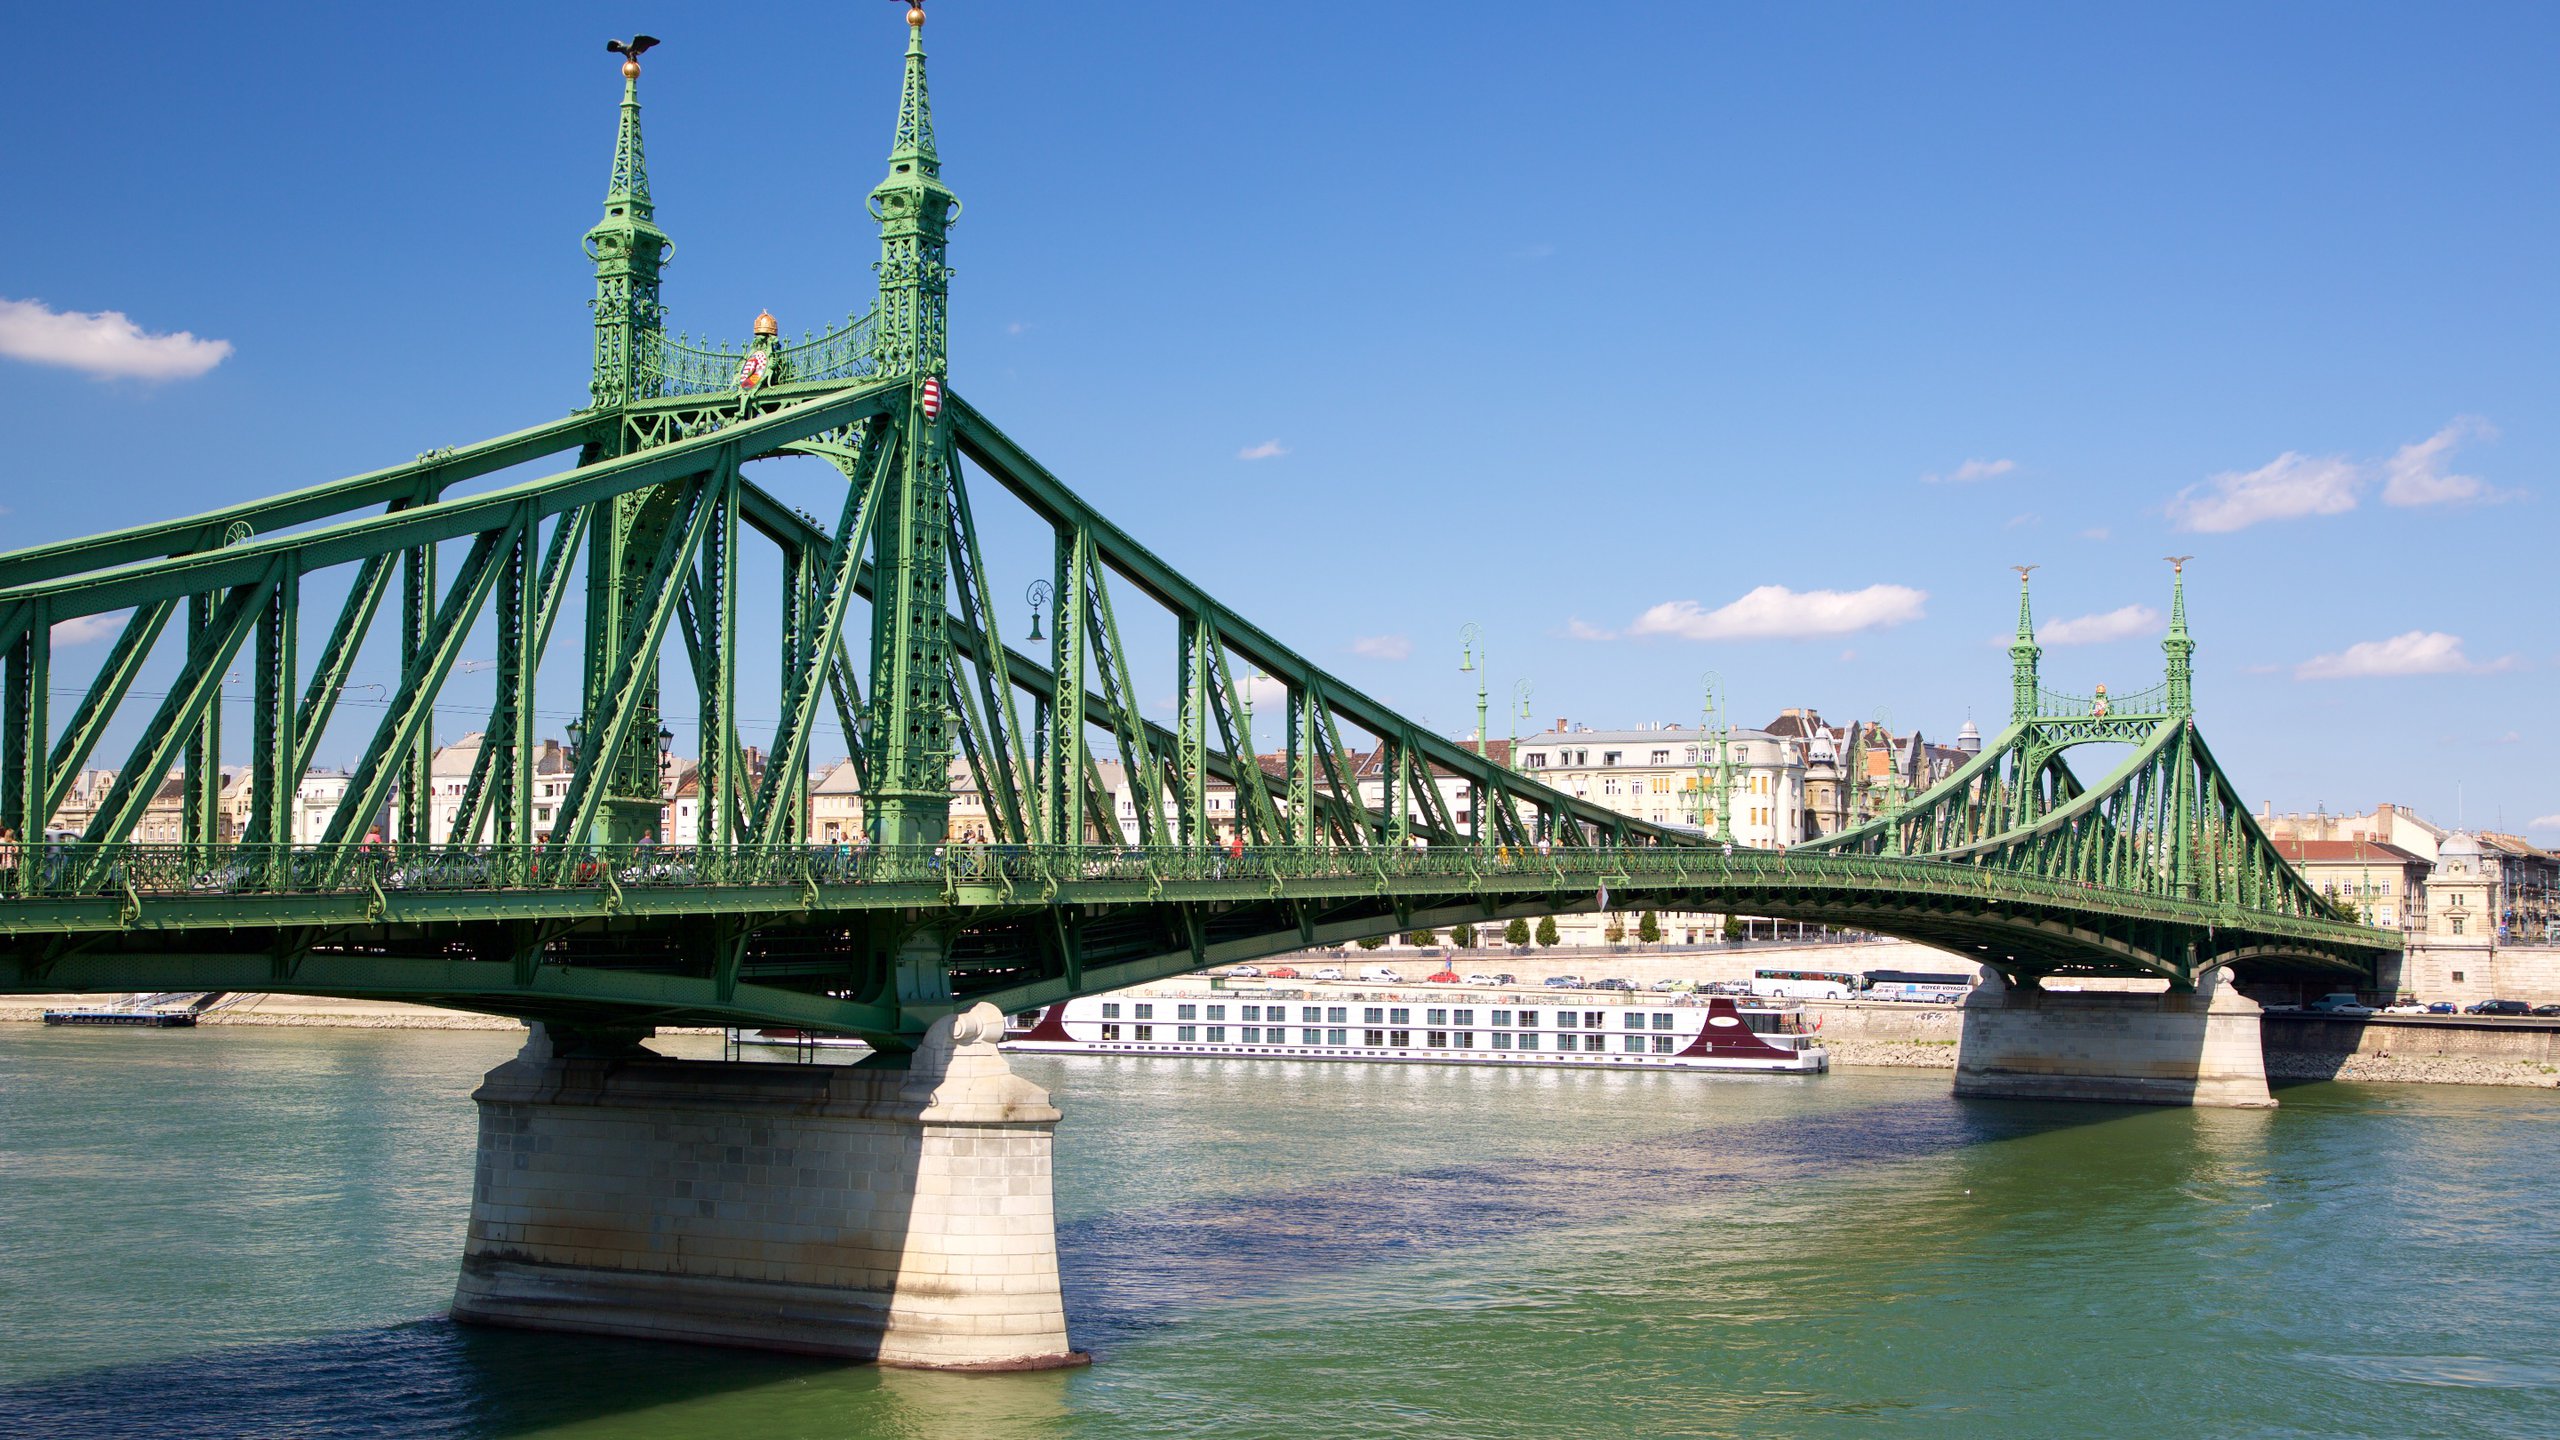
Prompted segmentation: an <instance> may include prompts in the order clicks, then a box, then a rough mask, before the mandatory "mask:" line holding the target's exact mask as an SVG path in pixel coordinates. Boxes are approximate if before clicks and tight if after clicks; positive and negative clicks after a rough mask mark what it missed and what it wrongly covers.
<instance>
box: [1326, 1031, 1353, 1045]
mask: <svg viewBox="0 0 2560 1440" xmlns="http://www.w3.org/2000/svg"><path fill="white" fill-rule="evenodd" d="M1324 1043H1326V1044H1327V1045H1348V1044H1350V1043H1351V1032H1350V1031H1348V1030H1327V1031H1326V1032H1324Z"/></svg>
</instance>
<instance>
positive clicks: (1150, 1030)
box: [1135, 1005, 1156, 1040]
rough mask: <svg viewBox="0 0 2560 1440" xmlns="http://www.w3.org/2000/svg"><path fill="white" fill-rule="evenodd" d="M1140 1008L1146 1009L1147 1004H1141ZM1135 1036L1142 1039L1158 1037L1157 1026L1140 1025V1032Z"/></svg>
mask: <svg viewBox="0 0 2560 1440" xmlns="http://www.w3.org/2000/svg"><path fill="white" fill-rule="evenodd" d="M1138 1008H1139V1009H1141V1010H1143V1009H1145V1008H1146V1007H1145V1006H1143V1005H1141V1006H1139V1007H1138ZM1135 1038H1137V1039H1140V1040H1153V1039H1154V1038H1156V1027H1154V1026H1153V1025H1141V1026H1139V1027H1138V1033H1137V1036H1136V1037H1135Z"/></svg>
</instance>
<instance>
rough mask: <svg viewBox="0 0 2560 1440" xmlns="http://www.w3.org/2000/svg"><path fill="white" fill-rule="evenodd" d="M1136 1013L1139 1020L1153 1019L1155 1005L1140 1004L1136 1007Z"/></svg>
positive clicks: (1154, 1016)
mask: <svg viewBox="0 0 2560 1440" xmlns="http://www.w3.org/2000/svg"><path fill="white" fill-rule="evenodd" d="M1136 1014H1137V1017H1138V1018H1139V1019H1141V1020H1153V1019H1154V1018H1156V1007H1154V1006H1153V1005H1141V1006H1139V1007H1138V1008H1137V1011H1136Z"/></svg>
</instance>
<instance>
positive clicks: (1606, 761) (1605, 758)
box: [1600, 750, 1626, 765]
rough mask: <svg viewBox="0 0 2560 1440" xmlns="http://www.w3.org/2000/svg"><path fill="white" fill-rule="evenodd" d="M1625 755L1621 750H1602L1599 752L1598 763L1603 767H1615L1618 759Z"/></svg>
mask: <svg viewBox="0 0 2560 1440" xmlns="http://www.w3.org/2000/svg"><path fill="white" fill-rule="evenodd" d="M1625 753H1626V752H1625V751H1623V750H1603V751H1601V752H1600V763H1601V764H1603V765H1615V764H1617V763H1618V757H1619V756H1620V755H1623V754H1625Z"/></svg>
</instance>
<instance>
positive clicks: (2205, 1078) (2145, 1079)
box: [1956, 967, 2276, 1109]
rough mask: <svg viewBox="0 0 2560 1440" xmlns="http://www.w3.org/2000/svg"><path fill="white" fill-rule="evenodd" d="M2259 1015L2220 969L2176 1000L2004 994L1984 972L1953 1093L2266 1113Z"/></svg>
mask: <svg viewBox="0 0 2560 1440" xmlns="http://www.w3.org/2000/svg"><path fill="white" fill-rule="evenodd" d="M2258 1015H2259V1012H2258V1005H2257V1002H2256V1001H2253V1000H2251V999H2249V998H2248V997H2247V996H2245V995H2242V994H2241V993H2240V992H2239V990H2238V989H2237V988H2236V987H2234V986H2233V985H2232V984H2231V983H2230V978H2229V976H2228V975H2226V974H2225V973H2224V972H2222V971H2220V970H2212V971H2207V972H2206V973H2205V975H2204V977H2203V978H2202V979H2201V980H2200V981H2198V982H2197V985H2196V990H2195V993H2194V994H2192V995H2180V994H2176V993H2174V992H2171V993H2164V994H2127V993H2121V992H2105V991H2084V992H2060V993H2057V992H2054V991H2049V990H2042V989H2036V988H2032V987H2027V988H2016V989H2013V988H2011V987H2010V986H2009V985H2007V984H2006V983H2005V982H2003V981H2002V979H2001V978H2000V974H1999V972H1998V971H1996V970H1992V969H1990V968H1988V967H1985V968H1984V970H1983V978H1982V982H1981V983H1980V984H1979V985H1977V986H1975V987H1974V991H1973V994H1972V996H1971V997H1970V998H1969V999H1967V1000H1966V1001H1965V1007H1964V1038H1963V1039H1962V1041H1961V1042H1960V1043H1959V1045H1958V1048H1957V1051H1956V1093H1957V1094H1958V1095H1974V1096H1988V1097H1997V1098H2002V1099H2016V1100H2100V1101H2112V1102H2117V1103H2122V1104H2132V1105H2216V1106H2236V1107H2243V1108H2253V1109H2255V1108H2266V1107H2270V1106H2273V1105H2274V1104H2275V1103H2276V1102H2275V1097H2274V1096H2272V1095H2270V1094H2268V1093H2267V1066H2266V1057H2265V1055H2264V1054H2263V1053H2262V1052H2261V1050H2260V1048H2259V1041H2258Z"/></svg>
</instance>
